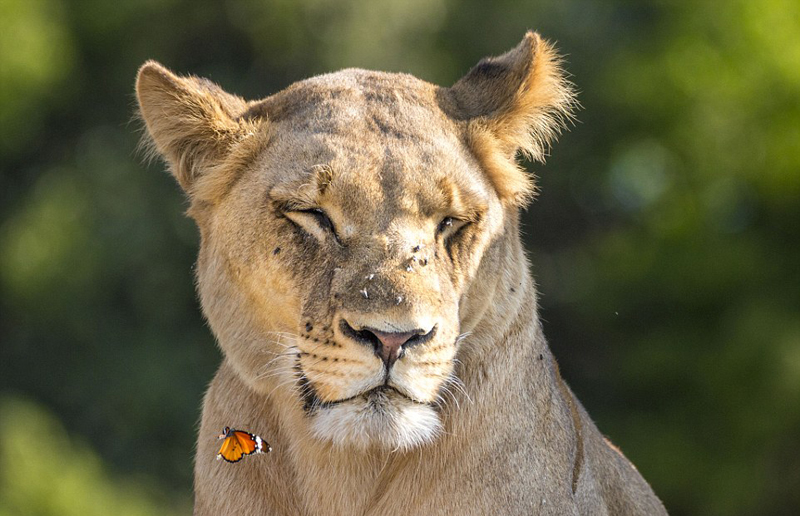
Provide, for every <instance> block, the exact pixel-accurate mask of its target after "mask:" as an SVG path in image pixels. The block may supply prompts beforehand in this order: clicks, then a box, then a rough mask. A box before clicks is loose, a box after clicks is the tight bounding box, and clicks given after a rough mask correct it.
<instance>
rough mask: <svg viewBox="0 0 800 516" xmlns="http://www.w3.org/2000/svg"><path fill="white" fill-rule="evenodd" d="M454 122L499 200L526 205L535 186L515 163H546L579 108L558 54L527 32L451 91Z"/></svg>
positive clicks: (474, 69)
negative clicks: (462, 128)
mask: <svg viewBox="0 0 800 516" xmlns="http://www.w3.org/2000/svg"><path fill="white" fill-rule="evenodd" d="M447 91H448V92H449V95H450V99H451V102H450V106H449V107H448V108H445V110H446V111H449V112H450V113H451V115H452V116H454V118H457V119H460V120H468V121H469V124H468V138H469V141H470V145H471V146H472V148H473V150H474V151H475V153H476V155H477V156H478V158H479V159H480V160H481V161H482V162H483V165H484V167H486V169H487V172H488V173H489V175H490V178H491V179H492V181H493V183H494V184H495V187H496V188H497V190H498V192H499V193H500V195H501V197H502V198H504V199H505V200H508V201H510V202H512V203H513V204H516V205H521V204H524V203H525V202H526V201H527V199H529V198H530V196H531V194H532V192H533V182H532V180H531V179H530V178H529V177H528V176H527V174H525V173H524V172H523V171H522V170H520V169H519V167H517V166H516V164H515V162H514V158H515V156H516V154H517V152H522V153H523V154H524V155H525V156H527V157H528V158H529V159H534V160H538V161H544V157H545V155H546V153H547V148H548V146H549V144H550V142H551V141H552V140H553V139H554V138H555V137H556V136H557V135H558V134H560V132H561V130H562V129H563V128H564V126H565V123H566V122H567V121H568V120H570V119H571V117H572V114H571V113H572V110H573V108H574V107H575V106H576V104H577V102H576V101H575V93H574V90H573V88H572V84H571V83H570V82H569V81H567V80H566V78H565V77H564V72H563V71H562V69H561V66H560V59H559V56H558V54H557V53H556V51H555V49H554V48H553V47H552V46H551V45H550V44H549V43H548V42H546V41H544V40H543V39H542V38H541V37H540V36H539V35H538V34H536V33H534V32H528V33H527V34H525V37H524V38H523V40H522V41H521V42H520V44H519V45H517V46H516V48H514V49H512V50H510V51H508V52H506V53H505V54H503V55H501V56H499V57H488V58H485V59H483V60H481V61H480V62H479V63H478V64H477V65H476V66H475V67H474V68H472V70H470V71H469V73H467V75H465V76H464V77H462V78H461V79H460V80H459V81H458V82H456V83H455V84H454V85H453V86H452V87H451V88H449V89H448V90H447Z"/></svg>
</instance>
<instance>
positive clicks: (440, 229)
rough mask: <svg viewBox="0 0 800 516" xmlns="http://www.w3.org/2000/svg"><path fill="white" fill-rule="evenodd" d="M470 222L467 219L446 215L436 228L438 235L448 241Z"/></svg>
mask: <svg viewBox="0 0 800 516" xmlns="http://www.w3.org/2000/svg"><path fill="white" fill-rule="evenodd" d="M468 224H469V222H468V221H466V220H461V219H457V218H455V217H445V218H443V219H442V221H441V222H439V225H438V226H437V228H436V236H437V237H439V238H441V239H443V240H444V241H445V242H446V241H448V240H449V239H451V238H452V237H453V236H455V235H456V234H458V233H459V232H460V231H461V230H462V229H463V228H464V227H466V226H467V225H468Z"/></svg>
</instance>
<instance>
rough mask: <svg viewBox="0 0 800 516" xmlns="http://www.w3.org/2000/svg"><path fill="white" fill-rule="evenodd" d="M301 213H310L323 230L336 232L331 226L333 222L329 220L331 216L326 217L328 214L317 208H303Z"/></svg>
mask: <svg viewBox="0 0 800 516" xmlns="http://www.w3.org/2000/svg"><path fill="white" fill-rule="evenodd" d="M302 213H305V214H306V215H310V216H311V217H312V218H313V219H314V220H315V221H316V222H317V224H319V227H321V228H322V229H324V230H325V231H330V232H331V233H334V234H335V233H336V231H335V230H334V228H333V222H331V218H330V217H328V214H327V213H325V212H324V211H322V210H320V209H319V208H316V209H313V210H304V211H303V212H302Z"/></svg>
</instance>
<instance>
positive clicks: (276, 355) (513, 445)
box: [137, 33, 664, 515]
mask: <svg viewBox="0 0 800 516" xmlns="http://www.w3.org/2000/svg"><path fill="white" fill-rule="evenodd" d="M137 96H138V99H139V105H140V111H141V117H142V119H143V121H144V123H145V125H146V127H147V132H148V134H149V136H150V137H151V140H150V142H149V143H148V144H147V145H148V146H149V148H151V149H153V151H154V152H157V153H158V154H160V155H162V156H163V157H164V158H165V160H166V162H167V163H168V164H169V167H170V170H171V172H172V173H173V174H174V176H175V177H176V179H177V180H178V182H179V183H180V184H181V186H182V187H183V188H184V190H185V191H186V193H187V196H188V198H189V200H190V207H189V214H190V216H191V217H192V218H194V220H195V221H196V222H197V226H198V228H199V231H200V237H201V243H200V251H199V256H198V261H197V267H196V274H197V288H198V292H199V295H200V300H201V303H202V307H203V312H204V314H205V316H206V318H207V320H208V323H209V325H210V327H211V329H212V330H213V332H214V335H215V336H216V338H217V340H218V342H219V346H220V348H221V350H222V353H223V360H222V364H221V365H220V368H219V370H218V371H217V374H216V376H215V377H214V380H213V381H212V383H211V385H210V387H209V390H208V392H207V394H206V397H205V401H204V406H203V416H202V422H201V426H200V430H199V436H198V442H197V456H196V461H195V514H197V515H219V514H284V515H297V514H309V515H312V514H313V515H341V514H368V515H386V514H424V515H434V514H498V513H508V514H558V515H561V514H584V515H604V514H605V515H607V514H614V515H628V514H647V515H652V514H664V509H663V507H662V506H661V504H660V502H659V501H658V499H657V498H656V497H655V495H654V494H653V493H652V491H651V490H650V488H649V486H648V485H647V483H646V482H645V481H644V480H643V479H642V477H641V476H640V475H639V474H638V472H637V471H636V470H635V469H634V468H633V467H632V465H631V464H630V463H629V462H628V461H627V460H626V459H625V458H624V457H623V456H622V455H621V454H620V453H618V451H615V449H613V448H612V447H611V446H610V445H609V444H608V443H607V442H606V441H605V440H604V439H603V437H602V435H601V434H600V433H599V431H598V430H597V428H596V427H595V426H594V424H593V423H592V421H591V419H589V417H588V416H587V415H586V412H585V411H584V410H583V408H582V407H581V405H580V404H579V403H578V401H577V400H576V399H575V397H574V396H573V395H572V393H571V392H570V391H569V388H568V387H567V386H566V384H564V382H563V380H561V377H560V375H559V373H558V369H557V366H556V364H555V360H554V359H553V356H552V354H551V353H550V351H549V348H548V346H547V344H546V342H545V340H544V337H543V335H542V332H541V326H540V323H539V319H538V315H537V306H536V288H535V285H534V283H533V281H532V279H531V277H530V274H529V272H528V263H527V260H526V258H525V254H524V251H523V248H522V245H521V242H520V238H519V227H518V225H519V214H518V210H519V208H520V207H521V206H524V205H525V203H526V202H528V201H529V200H530V199H531V197H532V193H533V191H534V187H533V181H532V179H531V177H530V176H529V175H528V174H527V173H526V172H525V171H524V170H523V169H522V168H521V167H520V166H519V165H518V164H517V162H516V156H517V154H523V155H527V156H529V157H532V158H535V159H538V160H541V159H542V158H543V156H544V154H545V152H546V149H547V146H548V145H549V143H550V142H551V141H552V139H553V138H554V137H555V136H556V135H557V134H558V132H559V131H560V130H561V128H562V126H563V123H564V122H565V121H566V120H568V119H569V117H570V116H571V115H570V113H571V108H572V107H574V103H575V102H574V95H573V92H572V87H571V85H570V84H569V83H568V82H567V81H566V80H565V79H564V74H563V72H562V71H561V68H560V64H559V59H558V56H557V55H556V53H555V51H554V50H553V47H552V46H551V45H549V44H547V43H546V42H545V41H543V40H542V39H541V38H540V37H539V36H538V35H536V34H533V33H529V34H527V35H525V37H524V38H523V40H522V42H520V44H519V45H518V46H517V47H516V48H515V49H513V50H511V51H509V52H507V53H506V54H503V55H501V56H500V57H497V58H488V59H486V60H483V61H481V63H479V64H478V65H477V66H476V67H475V68H473V70H472V71H470V72H469V73H468V74H467V75H466V76H465V77H464V78H462V79H461V80H459V81H458V82H457V83H456V84H455V85H453V86H452V87H450V88H443V87H438V86H435V85H432V84H429V83H427V82H424V81H421V80H419V79H417V78H415V77H412V76H410V75H404V74H388V73H381V72H370V71H366V70H357V69H350V70H343V71H340V72H336V73H332V74H327V75H321V76H318V77H313V78H311V79H307V80H305V81H301V82H299V83H296V84H294V85H292V86H290V87H289V88H287V89H285V90H283V91H281V92H279V93H276V94H275V95H272V96H270V97H267V98H265V99H263V100H259V101H253V102H248V101H245V100H243V99H241V98H239V97H236V96H234V95H231V94H228V93H225V92H224V91H222V90H221V89H220V88H219V87H218V86H216V85H214V84H212V83H210V82H208V81H206V80H203V79H198V78H195V77H180V76H177V75H175V74H173V73H171V72H170V71H168V70H167V69H165V68H164V67H162V66H161V65H159V64H157V63H154V62H149V63H147V64H145V65H144V66H143V67H142V68H141V70H140V72H139V76H138V79H137ZM368 330H369V331H374V332H378V333H388V332H395V333H397V332H400V333H403V332H410V333H409V334H413V335H416V336H417V337H419V338H418V339H417V340H416V341H409V345H407V346H406V347H405V348H404V351H403V353H402V354H401V355H399V358H397V360H396V362H394V363H393V364H392V366H391V367H388V366H387V364H384V362H383V360H382V359H381V358H379V356H378V355H379V354H380V350H379V349H378V348H376V344H375V339H372V340H371V339H370V338H369V335H370V333H369V332H368ZM365 332H366V333H365ZM372 335H374V334H372ZM423 337H424V338H423ZM415 338H416V337H415ZM412 342H413V343H414V344H413V345H412ZM175 367H181V365H180V364H175ZM187 424H191V422H187ZM225 426H230V427H233V428H245V429H247V430H248V431H249V432H253V433H255V434H257V435H260V436H262V437H263V438H264V439H265V440H267V441H269V442H270V444H271V445H272V448H273V451H272V452H271V453H270V454H268V455H264V454H262V455H258V456H253V457H248V460H243V461H241V462H237V463H236V464H227V463H224V461H216V460H215V459H214V457H215V456H216V454H217V451H218V446H219V445H218V443H217V440H216V436H217V432H219V429H220V428H223V427H225Z"/></svg>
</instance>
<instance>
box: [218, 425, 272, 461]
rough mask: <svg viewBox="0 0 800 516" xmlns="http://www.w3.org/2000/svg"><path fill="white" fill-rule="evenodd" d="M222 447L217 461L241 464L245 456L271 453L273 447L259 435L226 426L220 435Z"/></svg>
mask: <svg viewBox="0 0 800 516" xmlns="http://www.w3.org/2000/svg"><path fill="white" fill-rule="evenodd" d="M219 438H220V439H224V441H222V446H221V447H220V449H219V453H218V454H217V460H219V459H225V460H226V461H228V462H239V461H240V460H242V457H244V456H245V455H250V454H252V453H269V452H271V451H272V447H271V446H270V445H269V443H268V442H267V441H265V440H263V439H262V438H260V437H259V436H257V435H253V434H251V433H250V432H245V431H244V430H234V429H233V428H231V427H229V426H226V427H225V428H223V429H222V433H221V434H220V435H219Z"/></svg>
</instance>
